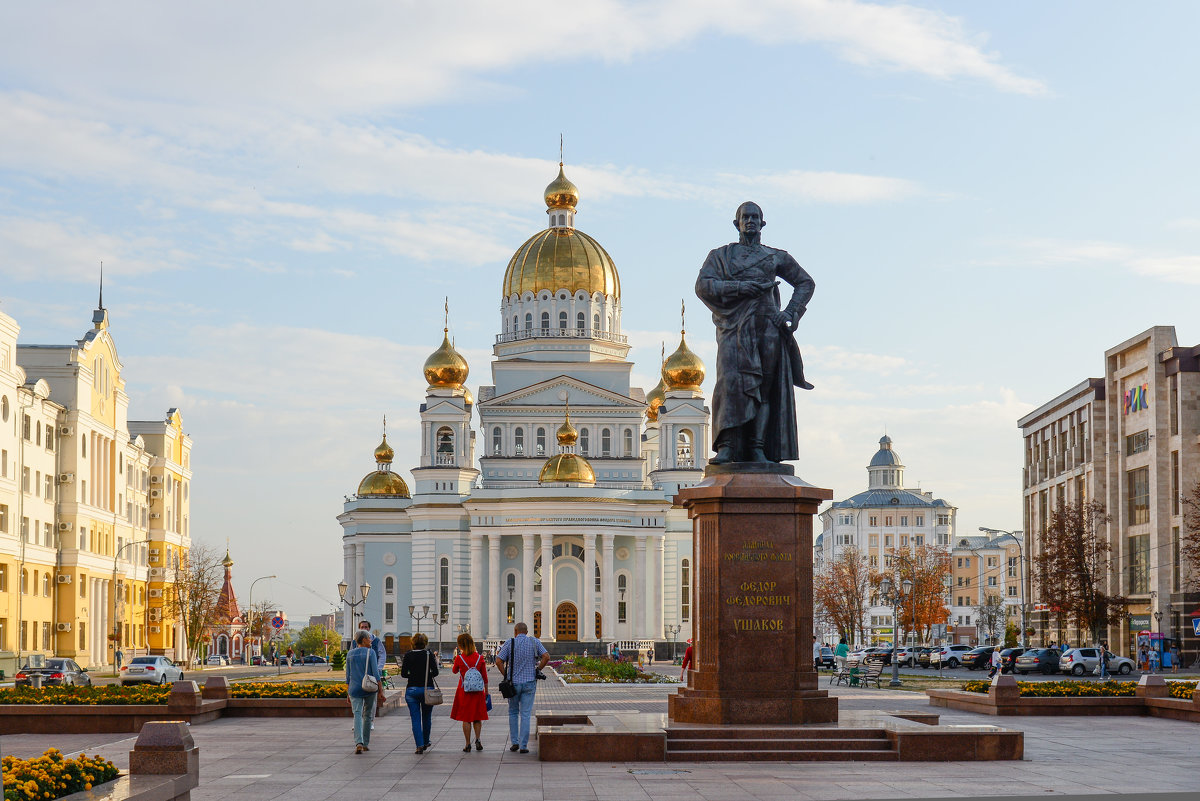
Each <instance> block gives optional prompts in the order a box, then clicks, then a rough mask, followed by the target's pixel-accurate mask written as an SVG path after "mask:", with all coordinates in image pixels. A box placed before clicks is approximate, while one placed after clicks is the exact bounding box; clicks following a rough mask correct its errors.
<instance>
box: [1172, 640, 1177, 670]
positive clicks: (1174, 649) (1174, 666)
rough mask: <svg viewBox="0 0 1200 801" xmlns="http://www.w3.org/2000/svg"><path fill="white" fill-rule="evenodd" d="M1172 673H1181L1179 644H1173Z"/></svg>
mask: <svg viewBox="0 0 1200 801" xmlns="http://www.w3.org/2000/svg"><path fill="white" fill-rule="evenodd" d="M1171 672H1172V673H1178V672H1179V643H1178V642H1173V643H1171Z"/></svg>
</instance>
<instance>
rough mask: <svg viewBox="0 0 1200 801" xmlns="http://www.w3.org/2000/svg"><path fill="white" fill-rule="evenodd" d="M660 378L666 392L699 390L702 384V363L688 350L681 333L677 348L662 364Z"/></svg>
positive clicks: (685, 340)
mask: <svg viewBox="0 0 1200 801" xmlns="http://www.w3.org/2000/svg"><path fill="white" fill-rule="evenodd" d="M662 378H663V381H664V382H665V383H666V387H667V390H668V391H670V390H673V389H690V390H699V389H700V384H702V383H703V382H704V362H702V361H700V357H699V356H697V355H696V354H695V353H692V351H691V349H690V348H688V346H687V339H686V337H684V332H683V331H680V332H679V347H678V348H676V349H675V352H674V353H672V354H671V355H670V356H668V357H667V360H666V361H665V362H663V366H662Z"/></svg>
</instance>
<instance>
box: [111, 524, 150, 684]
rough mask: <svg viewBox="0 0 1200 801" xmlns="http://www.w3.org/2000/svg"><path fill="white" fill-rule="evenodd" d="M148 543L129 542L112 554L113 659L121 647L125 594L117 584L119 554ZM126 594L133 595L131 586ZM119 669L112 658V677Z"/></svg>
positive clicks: (122, 585)
mask: <svg viewBox="0 0 1200 801" xmlns="http://www.w3.org/2000/svg"><path fill="white" fill-rule="evenodd" d="M149 541H150V540H148V539H146V540H130V541H129V542H127V543H125V544H124V545H122V546H121V547H120V548H118V549H117V552H116V553H114V554H113V577H112V585H113V588H114V592H113V635H114V636H113V637H112V641H113V656H114V657H115V656H116V653H117V650H118V649H119V648H120V647H121V645H120V643H121V623H122V618H124V617H125V593H126V591H127V590H126V587H125V583H124V582H120V583H118V582H117V560H118V559H120V558H121V554H122V553H123V552H124V551H125V549H126V548H128V547H130V546H131V545H145V544H146V543H147V542H149ZM128 592H129V594H130V595H132V594H133V587H132V586H130V587H129V588H128ZM120 667H121V666H120V665H118V664H117V660H116V659H115V658H114V659H113V675H114V676H115V675H117V671H118V670H119V669H120Z"/></svg>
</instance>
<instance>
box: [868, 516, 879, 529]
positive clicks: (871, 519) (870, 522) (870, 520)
mask: <svg viewBox="0 0 1200 801" xmlns="http://www.w3.org/2000/svg"><path fill="white" fill-rule="evenodd" d="M867 525H868V526H878V525H879V518H878V517H876V516H875V515H870V516H869V517H868V518H867Z"/></svg>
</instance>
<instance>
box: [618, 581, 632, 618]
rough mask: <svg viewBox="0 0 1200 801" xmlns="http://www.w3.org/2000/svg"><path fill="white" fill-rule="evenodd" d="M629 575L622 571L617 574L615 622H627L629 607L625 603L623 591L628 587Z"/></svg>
mask: <svg viewBox="0 0 1200 801" xmlns="http://www.w3.org/2000/svg"><path fill="white" fill-rule="evenodd" d="M628 585H629V577H628V576H626V575H625V574H624V573H622V574H620V575H619V576H617V598H618V599H619V600H618V601H617V622H618V623H625V622H628V618H629V615H628V612H629V607H628V606H627V605H626V603H625V592H626V591H627V590H628V589H629V587H628Z"/></svg>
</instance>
